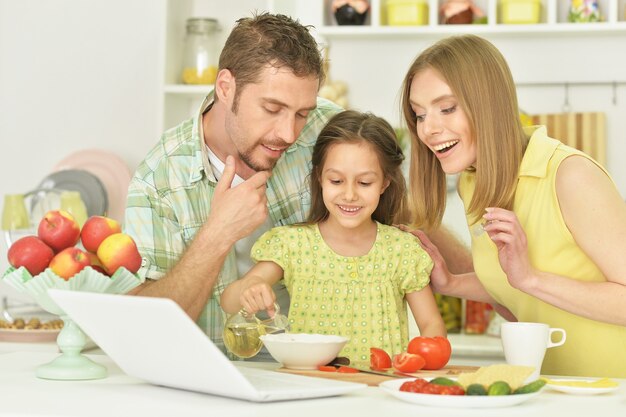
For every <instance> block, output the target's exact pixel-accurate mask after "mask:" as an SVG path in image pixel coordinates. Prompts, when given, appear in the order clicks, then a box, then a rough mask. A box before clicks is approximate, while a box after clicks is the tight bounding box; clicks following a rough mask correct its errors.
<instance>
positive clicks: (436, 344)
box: [407, 336, 452, 370]
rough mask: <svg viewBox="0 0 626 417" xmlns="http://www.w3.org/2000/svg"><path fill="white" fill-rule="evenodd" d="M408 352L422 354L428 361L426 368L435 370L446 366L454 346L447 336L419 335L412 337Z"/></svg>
mask: <svg viewBox="0 0 626 417" xmlns="http://www.w3.org/2000/svg"><path fill="white" fill-rule="evenodd" d="M407 352H409V353H413V354H415V355H420V356H421V357H422V358H424V360H425V361H426V364H425V365H424V369H428V370H433V369H441V368H443V367H444V366H446V363H448V361H449V360H450V355H451V354H452V347H451V346H450V342H449V341H448V339H446V338H445V337H441V336H435V337H425V336H418V337H414V338H413V339H411V341H410V342H409V347H408V348H407Z"/></svg>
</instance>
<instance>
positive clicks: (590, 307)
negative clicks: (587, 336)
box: [484, 156, 626, 326]
mask: <svg viewBox="0 0 626 417" xmlns="http://www.w3.org/2000/svg"><path fill="white" fill-rule="evenodd" d="M556 193H557V197H558V200H559V205H560V207H561V212H562V214H563V219H564V220H565V223H566V225H567V227H568V229H569V230H570V232H571V233H572V236H573V237H574V239H575V241H576V243H577V244H578V245H579V246H580V248H581V249H582V250H583V252H585V253H586V254H587V256H588V257H589V258H590V259H591V260H592V261H593V262H594V263H595V264H596V265H597V266H598V268H599V269H600V271H602V274H603V275H604V276H605V277H606V281H604V282H588V281H579V280H574V279H571V278H569V277H564V276H560V275H555V274H551V273H547V272H544V271H537V270H535V269H534V268H533V267H532V266H531V265H530V262H529V260H528V256H527V253H526V248H527V245H526V235H525V233H524V231H523V230H522V228H521V226H520V225H519V222H518V220H517V217H516V216H515V214H514V213H512V212H510V211H507V210H503V209H497V208H494V209H489V211H488V213H487V214H485V216H484V217H485V218H486V219H487V220H496V221H495V222H492V223H490V224H489V225H487V226H486V227H485V230H486V231H487V232H488V233H489V236H490V237H491V239H492V240H493V241H494V243H495V244H496V246H497V247H498V255H499V258H500V264H501V266H502V269H503V270H504V271H505V272H506V274H507V277H508V280H509V283H510V284H511V285H512V286H513V287H515V288H517V289H519V290H521V291H524V292H525V293H527V294H530V295H532V296H534V297H537V298H539V299H540V300H542V301H545V302H547V303H550V304H552V305H554V306H556V307H558V308H561V309H563V310H566V311H569V312H570V313H573V314H577V315H579V316H582V317H586V318H589V319H592V320H598V321H603V322H607V323H612V324H617V325H621V326H626V303H625V302H624V300H626V204H625V203H624V200H622V198H621V196H620V195H619V193H618V191H617V190H616V189H615V186H614V185H613V183H612V182H611V181H610V179H609V178H608V177H607V176H606V174H605V173H604V172H603V171H602V170H600V169H599V168H598V167H597V166H596V165H595V164H593V162H591V161H589V160H588V159H586V158H584V157H579V156H573V157H569V158H567V159H565V160H564V161H563V162H562V163H561V165H560V167H559V170H558V172H557V178H556Z"/></svg>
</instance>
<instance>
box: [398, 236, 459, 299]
mask: <svg viewBox="0 0 626 417" xmlns="http://www.w3.org/2000/svg"><path fill="white" fill-rule="evenodd" d="M397 227H398V228H399V229H400V230H403V231H405V232H409V233H411V234H412V235H413V236H415V237H417V238H418V239H419V240H420V245H421V246H422V248H423V249H424V250H425V251H426V253H428V255H429V256H430V257H431V259H432V260H433V263H434V266H433V270H432V272H431V273H430V283H431V285H432V287H433V289H434V290H435V292H439V293H445V291H444V289H445V288H446V287H447V285H448V284H449V283H450V280H451V278H452V276H451V274H450V271H449V270H448V266H447V265H446V261H445V260H444V259H443V256H441V252H439V249H438V248H437V246H435V245H434V243H433V242H431V240H430V239H429V238H428V236H426V233H424V232H422V231H421V230H419V229H416V230H409V228H408V227H406V226H405V225H398V226H397Z"/></svg>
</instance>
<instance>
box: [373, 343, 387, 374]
mask: <svg viewBox="0 0 626 417" xmlns="http://www.w3.org/2000/svg"><path fill="white" fill-rule="evenodd" d="M370 368H372V369H389V368H391V358H390V357H389V355H388V354H387V352H385V351H384V350H382V349H379V348H374V347H373V348H370Z"/></svg>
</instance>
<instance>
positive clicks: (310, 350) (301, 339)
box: [261, 333, 348, 369]
mask: <svg viewBox="0 0 626 417" xmlns="http://www.w3.org/2000/svg"><path fill="white" fill-rule="evenodd" d="M261 340H262V341H263V344H264V345H265V347H267V350H268V351H269V353H270V355H272V357H273V358H274V359H276V361H277V362H280V363H281V364H282V365H283V366H284V367H285V368H290V369H317V367H318V366H320V365H326V364H327V363H329V362H331V361H332V360H333V359H335V358H336V357H337V355H338V354H339V352H340V351H341V349H343V347H344V346H345V344H346V343H347V342H348V339H347V338H346V337H343V336H335V335H325V334H306V333H281V334H266V335H263V336H261Z"/></svg>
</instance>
